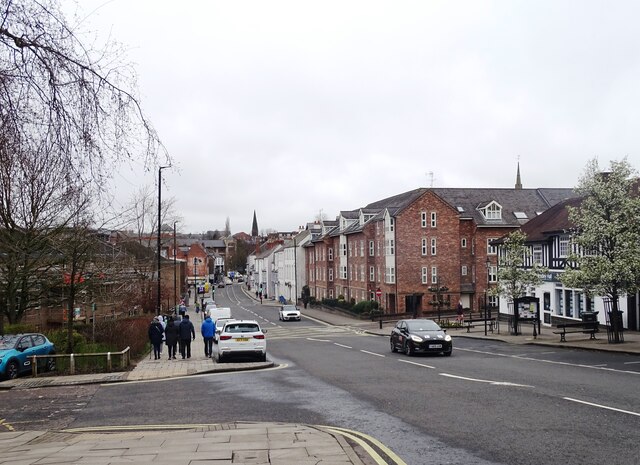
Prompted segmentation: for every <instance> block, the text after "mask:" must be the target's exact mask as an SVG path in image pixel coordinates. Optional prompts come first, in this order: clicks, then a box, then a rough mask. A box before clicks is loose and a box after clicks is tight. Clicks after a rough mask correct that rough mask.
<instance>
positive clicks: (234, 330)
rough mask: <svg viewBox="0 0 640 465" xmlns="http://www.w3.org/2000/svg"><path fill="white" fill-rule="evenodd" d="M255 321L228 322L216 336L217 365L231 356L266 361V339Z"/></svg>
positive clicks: (263, 331) (264, 331)
mask: <svg viewBox="0 0 640 465" xmlns="http://www.w3.org/2000/svg"><path fill="white" fill-rule="evenodd" d="M266 332H267V330H266V329H265V330H262V329H261V328H260V324H258V322H257V321H255V320H229V321H227V322H226V323H225V324H224V327H223V328H222V331H220V334H219V335H218V363H222V362H224V361H226V360H227V359H228V358H229V357H232V356H243V357H246V356H250V357H254V358H257V359H258V360H260V361H261V362H265V361H266V360H267V339H266V338H265V333H266Z"/></svg>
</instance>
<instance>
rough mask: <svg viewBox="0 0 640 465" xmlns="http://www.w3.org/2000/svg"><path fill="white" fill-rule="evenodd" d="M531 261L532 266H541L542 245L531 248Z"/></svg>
mask: <svg viewBox="0 0 640 465" xmlns="http://www.w3.org/2000/svg"><path fill="white" fill-rule="evenodd" d="M531 259H532V261H533V264H534V265H542V245H539V244H538V245H533V246H532V247H531Z"/></svg>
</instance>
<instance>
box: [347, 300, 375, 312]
mask: <svg viewBox="0 0 640 465" xmlns="http://www.w3.org/2000/svg"><path fill="white" fill-rule="evenodd" d="M351 311H352V312H353V313H357V314H358V315H359V314H361V313H371V314H376V315H378V314H379V313H381V312H380V311H378V302H376V301H375V300H363V301H362V302H358V303H357V304H355V305H354V306H353V307H352V308H351Z"/></svg>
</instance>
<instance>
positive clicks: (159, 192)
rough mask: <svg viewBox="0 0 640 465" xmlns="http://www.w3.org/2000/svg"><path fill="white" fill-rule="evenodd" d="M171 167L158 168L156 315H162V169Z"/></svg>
mask: <svg viewBox="0 0 640 465" xmlns="http://www.w3.org/2000/svg"><path fill="white" fill-rule="evenodd" d="M165 168H169V166H160V167H159V168H158V307H157V308H156V315H160V307H161V306H162V302H161V300H160V251H161V245H160V228H161V227H162V170H163V169H165Z"/></svg>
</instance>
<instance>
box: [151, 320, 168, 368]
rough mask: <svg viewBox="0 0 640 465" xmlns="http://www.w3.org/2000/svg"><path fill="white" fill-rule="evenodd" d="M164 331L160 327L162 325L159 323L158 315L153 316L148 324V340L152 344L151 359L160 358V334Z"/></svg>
mask: <svg viewBox="0 0 640 465" xmlns="http://www.w3.org/2000/svg"><path fill="white" fill-rule="evenodd" d="M163 333H164V329H162V325H161V324H160V320H158V317H157V316H156V317H154V318H153V321H152V322H151V324H150V325H149V341H150V342H151V345H152V346H153V357H154V358H153V359H154V360H159V359H160V347H161V346H162V335H163Z"/></svg>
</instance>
